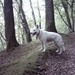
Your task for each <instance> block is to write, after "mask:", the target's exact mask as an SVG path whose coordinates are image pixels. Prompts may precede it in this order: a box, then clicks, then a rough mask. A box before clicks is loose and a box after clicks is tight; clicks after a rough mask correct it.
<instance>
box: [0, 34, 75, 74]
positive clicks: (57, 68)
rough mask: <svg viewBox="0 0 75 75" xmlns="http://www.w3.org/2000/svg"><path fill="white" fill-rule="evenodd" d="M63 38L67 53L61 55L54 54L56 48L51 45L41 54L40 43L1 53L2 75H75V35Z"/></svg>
mask: <svg viewBox="0 0 75 75" xmlns="http://www.w3.org/2000/svg"><path fill="white" fill-rule="evenodd" d="M62 36H63V39H64V42H65V47H66V51H65V52H63V53H62V54H61V55H58V54H56V53H55V52H54V50H55V49H56V48H55V47H54V45H53V44H51V43H49V44H48V47H47V51H46V52H45V53H42V52H40V51H39V50H38V49H39V48H40V42H38V41H37V42H31V43H30V44H25V45H21V46H19V47H17V48H16V49H15V50H13V51H11V52H8V53H5V52H0V75H74V74H75V33H70V34H69V35H62ZM49 45H50V46H49Z"/></svg>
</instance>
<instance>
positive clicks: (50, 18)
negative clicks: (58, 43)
mask: <svg viewBox="0 0 75 75" xmlns="http://www.w3.org/2000/svg"><path fill="white" fill-rule="evenodd" d="M45 8H46V25H45V29H46V30H47V31H53V32H57V30H56V28H55V22H54V6H53V0H45Z"/></svg>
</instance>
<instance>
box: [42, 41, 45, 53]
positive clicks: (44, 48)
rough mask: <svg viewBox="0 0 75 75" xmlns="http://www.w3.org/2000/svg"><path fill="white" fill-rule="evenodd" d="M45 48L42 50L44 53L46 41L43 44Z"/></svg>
mask: <svg viewBox="0 0 75 75" xmlns="http://www.w3.org/2000/svg"><path fill="white" fill-rule="evenodd" d="M43 47H44V49H43V50H42V52H45V51H46V41H44V42H43Z"/></svg>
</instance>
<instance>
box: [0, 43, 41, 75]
mask: <svg viewBox="0 0 75 75" xmlns="http://www.w3.org/2000/svg"><path fill="white" fill-rule="evenodd" d="M36 44H38V43H37V42H36ZM33 45H35V43H34V42H31V43H30V44H26V45H23V46H22V48H21V51H22V52H24V51H26V54H25V55H23V56H21V57H20V58H17V59H15V60H14V61H12V62H9V63H6V64H4V65H2V66H0V69H1V71H0V75H23V73H24V72H25V71H33V72H36V70H35V69H36V68H37V66H36V61H37V58H38V54H39V52H40V51H39V50H38V49H39V45H37V47H36V45H35V47H33ZM24 46H25V47H24ZM24 48H25V49H24ZM16 49H17V48H16ZM17 51H18V50H16V51H15V52H16V53H18V52H17Z"/></svg>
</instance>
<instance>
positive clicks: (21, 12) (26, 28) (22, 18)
mask: <svg viewBox="0 0 75 75" xmlns="http://www.w3.org/2000/svg"><path fill="white" fill-rule="evenodd" d="M19 9H20V18H21V20H22V23H23V24H22V25H23V28H24V30H25V32H26V39H27V42H28V43H29V42H31V41H32V39H31V35H30V30H29V27H28V23H27V20H26V16H25V14H24V11H23V8H22V0H20V8H19ZM21 14H22V15H21Z"/></svg>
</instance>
